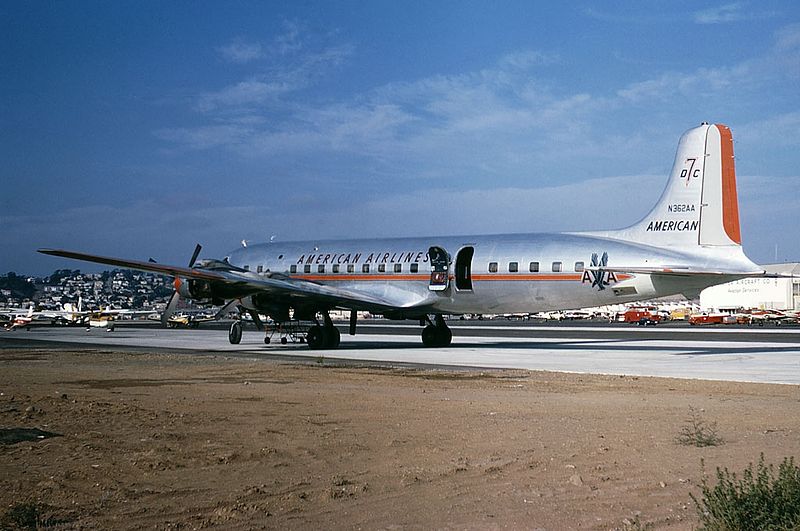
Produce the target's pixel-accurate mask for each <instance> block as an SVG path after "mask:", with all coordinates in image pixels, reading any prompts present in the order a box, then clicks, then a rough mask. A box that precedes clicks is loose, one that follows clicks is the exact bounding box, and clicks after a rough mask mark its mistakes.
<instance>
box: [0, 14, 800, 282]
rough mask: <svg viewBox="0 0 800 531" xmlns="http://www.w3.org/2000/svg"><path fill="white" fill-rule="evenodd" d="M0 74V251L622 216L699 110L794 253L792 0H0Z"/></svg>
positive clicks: (752, 221)
mask: <svg viewBox="0 0 800 531" xmlns="http://www.w3.org/2000/svg"><path fill="white" fill-rule="evenodd" d="M0 78H1V79H0V273H5V272H8V271H16V272H18V273H22V274H37V275H46V274H49V273H50V272H52V271H53V270H55V269H59V268H65V267H68V268H72V269H78V268H80V269H82V270H84V271H92V270H97V269H98V268H95V267H94V266H92V265H88V264H85V263H80V262H75V261H69V260H64V259H58V258H54V257H49V256H44V255H40V254H38V253H36V252H35V250H36V249H37V248H40V247H53V248H64V249H72V250H79V251H84V252H90V253H95V254H102V255H106V256H118V257H123V258H132V259H147V258H150V257H152V258H154V259H156V260H158V261H159V262H165V263H173V264H183V263H185V262H187V261H188V260H189V258H190V256H191V253H192V250H193V249H194V245H195V243H198V242H199V243H201V244H202V245H203V246H204V249H203V253H202V254H201V256H203V257H206V258H212V257H215V258H221V257H223V256H225V255H226V254H227V253H228V252H229V251H231V250H233V249H235V248H237V247H238V246H239V245H240V242H241V241H242V240H246V241H248V242H260V241H267V240H269V239H271V238H273V239H274V241H292V240H321V239H331V238H352V237H382V236H426V235H444V234H492V233H507V232H550V231H574V230H600V229H613V228H620V227H624V226H627V225H630V224H632V223H634V222H636V221H638V220H639V219H640V218H641V217H642V216H644V215H645V214H646V213H647V212H648V211H649V209H650V208H651V207H652V206H653V205H654V204H655V202H656V200H657V199H658V197H659V196H660V194H661V191H662V190H663V188H664V186H665V184H666V178H667V174H668V172H669V170H670V168H671V166H672V162H673V158H674V156H675V149H676V146H677V142H678V139H679V137H680V135H681V134H682V133H683V132H684V131H685V130H687V129H689V128H692V127H695V126H697V125H699V124H700V123H701V122H703V121H708V122H711V123H723V124H726V125H728V126H729V127H731V129H732V132H733V136H734V141H735V152H736V169H737V179H738V183H739V204H740V212H741V220H742V237H743V241H744V248H745V252H746V253H747V254H748V256H749V257H750V258H751V259H753V260H754V261H756V262H758V263H768V262H774V261H776V259H777V261H787V260H788V261H800V237H798V230H797V227H798V219H799V218H800V4H799V3H798V2H796V0H787V1H777V0H776V1H770V0H766V1H758V2H756V1H751V2H747V1H741V2H727V1H722V2H700V1H675V2H656V1H652V2H648V1H621V2H602V3H589V2H587V3H580V2H531V1H503V2H493V1H481V2H478V1H474V2H473V1H463V2H454V1H438V2H428V1H418V2H417V1H409V2H396V1H390V0H385V1H382V0H375V1H363V2H352V1H337V2H323V1H312V0H306V1H301V0H295V1H286V2H277V1H273V2H262V1H256V2H246V1H243V2H225V3H219V2H212V1H207V2H203V1H197V2H195V1H191V2H190V1H185V2H180V1H171V2H160V1H147V0H145V1H139V2H129V1H119V2H106V1H98V2H93V1H88V0H82V1H80V2H66V1H47V2H38V1H28V2H22V1H19V2H3V3H2V4H0Z"/></svg>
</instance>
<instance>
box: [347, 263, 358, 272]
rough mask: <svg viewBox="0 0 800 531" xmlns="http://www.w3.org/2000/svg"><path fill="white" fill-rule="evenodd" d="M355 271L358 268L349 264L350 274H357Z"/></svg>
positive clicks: (348, 270)
mask: <svg viewBox="0 0 800 531" xmlns="http://www.w3.org/2000/svg"><path fill="white" fill-rule="evenodd" d="M355 271H356V266H354V265H353V264H347V272H348V273H355Z"/></svg>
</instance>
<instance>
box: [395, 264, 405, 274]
mask: <svg viewBox="0 0 800 531" xmlns="http://www.w3.org/2000/svg"><path fill="white" fill-rule="evenodd" d="M394 272H395V273H402V272H403V264H395V265H394Z"/></svg>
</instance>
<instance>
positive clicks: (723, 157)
mask: <svg viewBox="0 0 800 531" xmlns="http://www.w3.org/2000/svg"><path fill="white" fill-rule="evenodd" d="M613 236H614V237H617V238H622V239H626V240H633V241H637V242H641V243H647V244H649V245H655V246H658V247H689V246H697V245H701V246H741V244H742V238H741V232H740V229H739V202H738V199H737V195H736V170H735V168H734V162H733V136H732V135H731V130H730V129H729V128H728V127H726V126H724V125H718V124H715V125H708V124H707V123H703V124H702V125H701V126H699V127H695V128H693V129H689V130H688V131H686V132H685V133H684V134H683V136H682V137H681V139H680V142H679V143H678V151H677V153H676V154H675V162H674V164H673V166H672V171H671V172H670V177H669V182H668V183H667V187H666V189H665V190H664V193H663V194H661V198H660V199H659V201H658V203H657V204H656V206H655V207H654V208H653V209H652V210H651V211H650V213H649V214H647V215H646V216H645V217H644V219H642V220H641V221H640V222H639V223H637V224H635V225H632V226H630V227H628V228H626V229H622V230H620V231H615V232H614V233H613Z"/></svg>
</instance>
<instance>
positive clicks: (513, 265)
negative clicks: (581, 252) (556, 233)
mask: <svg viewBox="0 0 800 531" xmlns="http://www.w3.org/2000/svg"><path fill="white" fill-rule="evenodd" d="M583 269H584V267H583V262H575V266H574V271H577V272H578V273H580V272H582V271H583ZM550 270H551V271H552V272H553V273H560V272H561V271H563V270H564V264H563V263H562V262H553V263H552V264H551V266H550ZM528 271H530V272H531V273H538V272H539V262H530V263H529V264H528ZM508 272H509V273H518V272H519V262H509V263H508ZM489 273H497V262H489Z"/></svg>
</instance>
